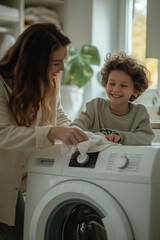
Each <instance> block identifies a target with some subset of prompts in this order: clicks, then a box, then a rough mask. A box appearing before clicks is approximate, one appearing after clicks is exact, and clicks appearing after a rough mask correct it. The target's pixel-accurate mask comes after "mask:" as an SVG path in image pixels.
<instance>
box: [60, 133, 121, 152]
mask: <svg viewBox="0 0 160 240" xmlns="http://www.w3.org/2000/svg"><path fill="white" fill-rule="evenodd" d="M85 133H86V135H87V136H88V140H87V141H85V142H80V143H79V144H77V146H74V145H69V144H66V143H63V144H62V146H61V151H62V155H63V156H71V155H72V154H73V153H74V152H75V151H76V150H78V151H79V152H80V154H81V156H82V157H83V156H85V155H86V153H91V152H100V151H102V150H103V149H105V148H107V147H109V146H111V145H113V144H117V143H113V142H109V141H108V140H107V139H106V138H105V136H104V135H103V134H102V133H100V132H97V133H91V132H85Z"/></svg>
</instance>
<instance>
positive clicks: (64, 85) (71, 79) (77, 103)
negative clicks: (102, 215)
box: [61, 44, 100, 119]
mask: <svg viewBox="0 0 160 240" xmlns="http://www.w3.org/2000/svg"><path fill="white" fill-rule="evenodd" d="M99 64H100V55H99V52H98V49H97V48H96V47H95V46H93V45H90V44H84V45H83V46H82V47H81V49H80V51H79V50H78V48H76V47H73V46H72V47H70V48H69V53H68V58H67V60H66V62H65V71H64V72H63V74H62V81H61V101H62V106H63V108H64V110H65V111H66V113H67V114H68V116H69V117H70V118H71V119H73V118H74V117H75V116H76V115H77V114H78V113H79V110H80V108H81V106H82V103H83V94H84V89H85V86H86V84H87V83H88V82H89V81H90V80H91V78H92V76H93V73H94V71H93V68H92V66H91V65H99Z"/></svg>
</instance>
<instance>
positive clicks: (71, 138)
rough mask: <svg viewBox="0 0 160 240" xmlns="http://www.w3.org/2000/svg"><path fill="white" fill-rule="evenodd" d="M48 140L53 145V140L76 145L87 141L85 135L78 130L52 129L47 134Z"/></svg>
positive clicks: (67, 128)
mask: <svg viewBox="0 0 160 240" xmlns="http://www.w3.org/2000/svg"><path fill="white" fill-rule="evenodd" d="M48 139H49V140H50V142H51V143H52V144H54V139H58V140H61V141H63V142H65V143H68V144H73V145H77V144H78V143H80V142H84V141H87V140H88V137H87V135H86V134H85V133H84V132H83V131H82V130H80V129H79V128H71V127H52V128H51V129H50V131H49V133H48Z"/></svg>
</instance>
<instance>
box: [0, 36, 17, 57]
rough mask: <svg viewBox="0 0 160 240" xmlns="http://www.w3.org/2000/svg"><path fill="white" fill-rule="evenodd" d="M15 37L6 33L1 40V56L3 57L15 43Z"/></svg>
mask: <svg viewBox="0 0 160 240" xmlns="http://www.w3.org/2000/svg"><path fill="white" fill-rule="evenodd" d="M15 41H16V40H15V37H14V36H13V35H11V34H4V35H3V38H2V39H1V41H0V45H1V47H0V58H1V57H3V55H4V54H5V52H6V51H7V50H8V49H9V48H10V47H11V46H12V45H13V44H14V43H15Z"/></svg>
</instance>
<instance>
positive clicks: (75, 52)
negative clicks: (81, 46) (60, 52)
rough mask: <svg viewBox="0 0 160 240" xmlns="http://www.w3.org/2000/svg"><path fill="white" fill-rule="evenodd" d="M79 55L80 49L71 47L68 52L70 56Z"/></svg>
mask: <svg viewBox="0 0 160 240" xmlns="http://www.w3.org/2000/svg"><path fill="white" fill-rule="evenodd" d="M78 53H79V51H78V48H76V47H69V51H68V54H69V56H74V55H76V54H78Z"/></svg>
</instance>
